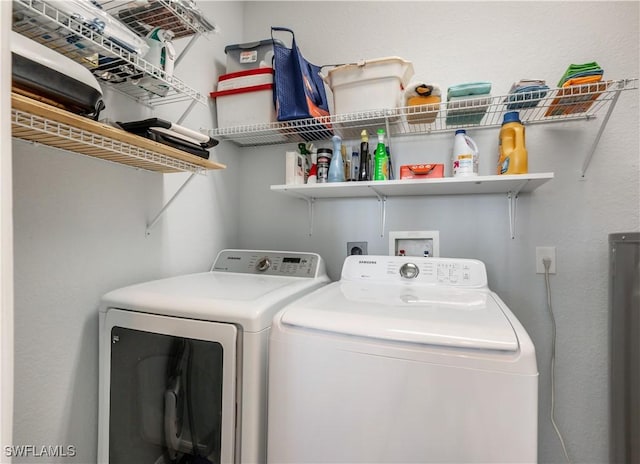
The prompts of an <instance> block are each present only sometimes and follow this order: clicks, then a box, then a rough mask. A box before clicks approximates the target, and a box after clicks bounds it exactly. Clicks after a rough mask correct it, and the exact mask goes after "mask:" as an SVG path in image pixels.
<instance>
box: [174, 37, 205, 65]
mask: <svg viewBox="0 0 640 464" xmlns="http://www.w3.org/2000/svg"><path fill="white" fill-rule="evenodd" d="M200 35H201V34H195V35H194V36H193V37H191V40H189V43H187V45H186V46H185V47H184V48H183V49H182V51H181V52H180V54H179V55H178V57H177V58H176V59H175V61H174V62H173V67H174V69H175V68H176V67H177V66H178V64H179V63H180V61H181V60H182V58H184V56H185V55H186V54H187V53H189V50H191V47H193V45H194V44H195V43H196V40H198V37H200Z"/></svg>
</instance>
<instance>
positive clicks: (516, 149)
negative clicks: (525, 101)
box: [498, 111, 529, 174]
mask: <svg viewBox="0 0 640 464" xmlns="http://www.w3.org/2000/svg"><path fill="white" fill-rule="evenodd" d="M527 172H529V166H528V156H527V148H526V146H525V134H524V126H523V125H522V123H521V122H520V115H519V114H518V112H517V111H511V112H509V113H505V115H504V121H503V122H502V127H501V128H500V158H499V159H498V174H526V173H527Z"/></svg>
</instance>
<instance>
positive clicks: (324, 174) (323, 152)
mask: <svg viewBox="0 0 640 464" xmlns="http://www.w3.org/2000/svg"><path fill="white" fill-rule="evenodd" d="M331 158H333V150H332V149H331V148H318V183H319V184H322V183H324V182H327V180H328V178H329V164H330V163H331Z"/></svg>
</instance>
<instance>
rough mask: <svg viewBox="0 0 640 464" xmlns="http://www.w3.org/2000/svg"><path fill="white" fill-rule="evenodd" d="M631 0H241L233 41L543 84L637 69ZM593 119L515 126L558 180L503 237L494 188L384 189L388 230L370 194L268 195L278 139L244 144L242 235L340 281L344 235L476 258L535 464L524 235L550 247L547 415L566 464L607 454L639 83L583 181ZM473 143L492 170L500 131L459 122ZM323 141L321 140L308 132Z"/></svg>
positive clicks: (634, 221)
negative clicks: (612, 275)
mask: <svg viewBox="0 0 640 464" xmlns="http://www.w3.org/2000/svg"><path fill="white" fill-rule="evenodd" d="M638 6H639V5H638V3H637V2H619V3H617V2H593V3H585V2H580V3H576V2H495V3H490V2H473V3H466V2H410V3H403V2H353V3H347V2H251V3H247V5H246V7H245V23H244V29H245V39H247V40H254V39H261V38H266V37H268V36H269V34H270V26H272V25H279V26H288V27H291V28H293V29H294V30H295V31H296V37H297V40H298V44H299V46H300V47H301V49H302V51H303V53H304V54H305V56H306V57H307V58H308V59H310V60H311V61H313V62H315V63H317V64H328V63H344V62H352V61H355V60H358V59H371V58H379V57H384V56H394V55H395V56H401V57H403V58H405V59H408V60H411V61H412V62H413V64H414V67H415V70H416V75H419V76H423V77H424V78H426V79H428V80H429V81H433V82H437V83H439V84H440V85H441V86H442V87H443V89H444V90H446V88H447V87H448V86H449V85H453V84H457V83H462V82H469V81H477V80H487V81H491V82H492V83H493V94H494V95H499V94H505V93H507V92H508V90H509V87H510V85H511V83H512V82H514V81H516V80H519V79H521V78H542V79H546V80H547V83H548V84H549V85H550V86H555V85H556V83H557V82H558V80H559V78H560V77H561V75H562V74H563V73H564V71H565V69H566V68H567V66H568V65H569V64H570V63H584V62H587V61H594V60H595V61H597V62H598V63H599V64H600V65H601V66H602V67H603V68H604V70H605V78H608V79H621V78H629V77H638V70H639V62H638V57H639V48H638V44H639V43H640V40H639V39H640V37H639V29H638V16H639V10H638ZM599 121H601V118H600V119H597V120H595V121H589V122H575V123H562V124H554V125H540V126H532V127H530V128H528V129H527V147H528V150H529V170H530V172H549V171H551V172H554V173H555V179H554V180H552V181H551V182H549V183H547V184H545V185H544V186H542V187H541V188H539V189H538V190H536V191H535V192H534V193H533V194H531V195H523V196H521V197H520V199H519V200H518V211H517V230H516V233H517V236H516V238H515V240H511V239H510V238H509V227H508V215H507V202H506V199H505V198H503V197H502V196H466V197H453V198H452V197H430V198H405V199H399V198H390V199H389V200H388V202H387V203H388V205H387V209H388V213H387V228H386V231H385V236H384V237H380V234H379V205H378V203H377V201H375V200H370V199H367V200H364V199H359V200H327V201H318V202H317V203H316V206H315V212H316V214H315V221H314V232H313V236H311V237H309V236H308V235H307V233H308V222H307V204H306V202H304V201H301V200H296V199H293V198H289V197H285V196H283V195H281V194H278V193H273V192H270V191H269V185H271V184H282V183H284V155H283V153H284V151H285V150H286V149H294V148H295V146H293V145H291V146H275V147H258V148H250V149H245V150H244V152H243V155H242V158H241V169H242V176H241V183H242V188H241V192H242V193H241V199H240V201H241V203H240V205H241V213H242V214H241V216H240V220H241V222H240V227H239V231H240V242H239V245H240V246H242V247H253V248H275V249H293V250H312V251H316V252H319V253H320V254H321V255H322V256H323V257H324V258H325V259H326V260H327V261H328V267H329V271H330V273H331V276H332V277H333V278H334V279H337V278H338V277H339V273H340V269H341V264H342V261H343V259H344V257H345V255H346V242H347V241H352V240H353V241H368V243H369V253H371V254H376V253H380V254H386V253H387V251H388V244H387V242H388V235H387V232H388V231H389V230H439V231H440V240H441V243H440V251H441V255H442V256H454V257H470V258H478V259H481V260H483V261H484V262H485V263H486V265H487V268H488V273H489V281H490V285H491V287H492V288H493V289H494V290H495V291H497V292H498V293H499V294H500V295H501V296H502V297H503V299H504V300H505V301H506V302H507V304H509V305H510V307H511V308H512V310H513V311H514V313H515V314H516V315H517V316H518V317H519V319H520V320H521V321H522V323H523V324H524V325H525V327H526V328H527V330H528V331H529V333H530V335H531V337H532V339H533V341H534V343H535V346H536V349H537V356H538V366H539V370H540V398H539V399H540V401H539V404H540V421H539V424H540V425H539V431H540V433H539V436H540V446H539V457H540V462H554V463H559V462H563V455H562V450H561V448H560V445H559V442H558V439H557V438H556V436H555V435H554V432H553V429H552V427H551V425H550V422H549V404H550V386H549V383H550V378H549V364H550V362H549V357H550V344H551V338H550V336H551V326H550V319H549V316H548V314H547V312H546V306H545V302H546V299H545V293H544V292H545V290H544V281H543V278H542V276H541V275H536V274H535V263H534V257H535V247H536V246H547V245H550V246H555V247H557V259H558V273H557V275H555V276H552V278H551V287H552V295H553V304H554V308H555V314H556V320H557V324H558V345H557V355H558V358H557V396H556V401H557V407H556V416H557V421H558V423H559V425H560V428H561V430H562V431H563V433H564V435H565V439H566V442H567V446H568V451H569V455H570V457H571V458H572V459H573V460H574V462H588V463H601V462H607V460H608V423H607V408H608V400H607V395H608V385H607V375H608V354H607V349H608V346H607V343H608V338H607V337H608V335H607V331H608V326H607V323H608V322H607V317H608V314H607V272H608V261H607V260H608V253H607V234H608V233H612V232H621V231H637V230H640V209H639V207H638V205H639V204H640V192H639V186H640V175H639V157H638V153H639V147H638V92H637V91H631V92H626V93H623V94H622V96H621V97H620V100H619V103H618V106H617V107H616V109H615V111H614V113H613V115H612V117H611V119H610V121H609V124H608V126H607V129H606V131H605V133H604V135H603V136H602V139H601V141H600V144H599V146H598V149H597V152H596V154H595V157H594V159H593V161H592V162H591V165H590V167H589V170H588V172H587V176H586V178H585V179H584V180H580V178H579V177H580V176H579V170H580V167H581V165H582V161H583V159H584V157H585V156H586V153H587V149H588V147H589V146H590V144H591V142H592V141H593V139H594V137H595V133H596V131H597V129H598V127H599ZM469 133H470V135H471V136H472V137H474V139H475V140H476V142H477V143H478V144H479V146H480V151H481V154H480V156H481V160H480V173H481V174H490V173H493V172H494V166H495V165H496V162H497V153H498V146H497V145H498V131H497V130H486V131H473V130H470V131H469ZM452 143H453V135H451V134H445V135H434V136H429V137H418V138H411V139H410V140H404V141H401V142H398V141H395V143H394V153H395V155H396V156H397V158H396V166H398V165H400V164H406V163H410V162H414V161H420V160H423V161H431V162H434V161H435V162H438V161H439V162H445V163H446V162H448V160H449V156H450V150H451V147H452ZM317 145H319V146H327V147H328V146H330V144H329V143H326V144H322V143H319V144H317Z"/></svg>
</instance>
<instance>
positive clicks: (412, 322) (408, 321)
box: [281, 281, 518, 351]
mask: <svg viewBox="0 0 640 464" xmlns="http://www.w3.org/2000/svg"><path fill="white" fill-rule="evenodd" d="M281 320H282V323H283V324H285V325H289V326H297V327H303V328H308V329H316V330H322V331H327V332H333V333H339V334H345V335H356V336H361V337H368V338H375V339H383V340H390V341H399V342H410V343H419V344H425V345H440V346H449V347H458V348H470V349H485V350H504V351H517V350H518V339H517V336H516V334H515V331H514V329H513V327H512V326H511V324H510V322H509V320H508V319H507V317H506V316H505V315H504V313H503V312H502V309H501V307H500V305H499V304H498V302H497V301H496V300H495V299H494V298H493V295H492V293H491V291H489V290H487V289H463V288H451V287H438V286H435V287H429V286H412V285H385V284H381V283H377V284H376V285H373V284H368V285H367V284H363V283H361V282H344V281H341V282H335V283H333V284H330V285H328V286H326V287H323V288H321V289H319V290H317V291H315V292H313V293H312V294H311V295H307V296H305V297H303V298H302V299H300V300H298V301H297V302H294V303H293V304H291V305H290V306H288V307H287V309H285V311H284V312H283V313H282V316H281Z"/></svg>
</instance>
